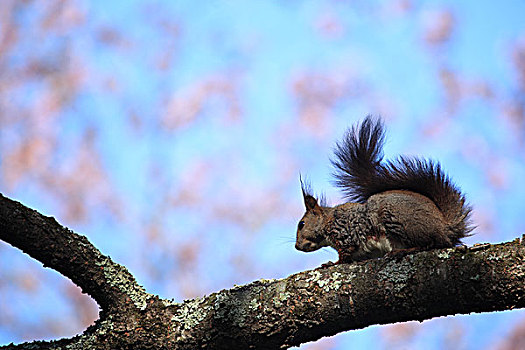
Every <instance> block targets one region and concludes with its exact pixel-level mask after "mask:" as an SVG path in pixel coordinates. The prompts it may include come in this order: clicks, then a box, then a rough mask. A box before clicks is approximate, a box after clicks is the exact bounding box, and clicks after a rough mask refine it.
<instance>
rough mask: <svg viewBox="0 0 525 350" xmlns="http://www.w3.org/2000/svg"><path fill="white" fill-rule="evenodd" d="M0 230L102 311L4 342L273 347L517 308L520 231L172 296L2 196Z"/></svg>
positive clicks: (521, 301) (523, 297)
mask: <svg viewBox="0 0 525 350" xmlns="http://www.w3.org/2000/svg"><path fill="white" fill-rule="evenodd" d="M0 238H1V239H3V240H5V241H7V242H9V243H10V244H12V245H14V246H16V247H19V248H21V249H22V250H24V251H25V252H26V253H28V254H29V255H31V256H32V257H34V258H36V259H38V260H40V261H42V262H44V264H45V265H48V266H50V267H52V268H55V269H57V270H58V271H60V272H61V273H63V274H64V275H65V276H67V277H69V278H71V279H72V280H73V281H74V282H75V283H77V284H79V285H80V286H81V287H82V288H83V289H84V290H85V291H87V292H88V293H89V294H90V295H92V296H93V297H94V298H95V300H97V301H98V302H99V304H100V305H101V307H102V308H103V311H105V312H104V313H103V314H102V316H101V319H99V320H98V321H97V322H96V324H95V325H94V326H91V327H89V328H88V329H87V330H86V331H85V332H84V333H83V334H82V335H79V336H76V337H74V338H70V339H62V340H59V341H56V342H32V343H25V344H21V345H18V346H14V345H11V346H7V347H5V348H7V349H15V348H16V349H19V348H20V349H22V348H28V347H30V346H32V348H33V349H34V348H60V347H63V346H65V345H75V346H78V347H81V348H90V349H93V348H95V349H110V348H130V349H131V348H157V349H168V348H177V349H195V348H213V349H229V348H233V347H235V348H252V349H275V348H286V347H289V346H292V345H299V344H301V343H304V342H308V341H313V340H316V339H319V338H321V337H323V336H329V335H334V334H337V333H339V332H342V331H346V330H351V329H359V328H363V327H366V326H369V325H374V324H384V323H392V322H401V321H408V320H420V321H421V320H425V319H429V318H432V317H436V316H445V315H454V314H458V313H470V312H489V311H498V310H506V309H514V308H522V307H524V306H525V293H524V290H525V287H524V285H525V283H524V282H525V266H524V257H525V244H524V242H523V240H522V241H520V240H519V239H517V240H515V241H513V242H508V243H503V244H498V245H493V246H492V245H487V246H486V247H482V249H479V248H478V249H465V248H455V249H442V250H434V251H428V252H421V253H417V254H414V255H407V256H404V257H398V258H383V259H376V260H369V261H365V262H360V263H354V264H343V265H336V266H332V267H328V268H319V269H315V270H312V271H305V272H301V273H298V274H295V275H291V276H289V277H287V278H285V279H280V280H260V281H256V282H253V283H250V284H248V285H244V286H239V287H235V288H232V289H230V290H223V291H220V292H217V293H213V294H211V295H209V296H207V297H204V298H197V299H193V300H188V301H185V302H183V303H175V302H171V301H168V300H162V299H160V298H158V297H157V296H153V295H149V294H146V293H145V292H144V291H143V290H142V288H141V287H140V286H138V285H137V284H136V282H135V280H134V279H133V277H132V276H131V275H130V274H129V272H128V271H127V270H126V269H125V268H123V267H121V266H120V265H117V264H115V263H113V262H111V260H110V259H109V258H108V257H105V256H103V255H102V254H100V253H99V252H98V251H97V250H96V248H94V247H93V246H92V245H91V244H90V243H89V242H88V241H87V239H86V238H85V237H82V236H79V235H77V234H74V233H73V232H71V231H69V230H67V229H65V228H63V227H61V226H60V225H59V224H58V223H57V222H56V221H55V220H54V219H52V218H47V217H45V216H42V215H41V214H38V213H37V212H35V211H33V210H31V209H28V208H26V207H24V206H23V205H21V204H20V203H17V202H13V201H11V200H9V199H7V198H5V197H3V196H0ZM71 251H73V252H75V258H73V257H72V256H71V255H68V254H66V253H67V252H71ZM76 254H78V256H77V255H76ZM66 265H71V266H66ZM101 266H102V267H103V269H100V267H101ZM106 268H109V269H110V270H112V271H118V273H109V274H108V273H106V272H105V271H104V270H106ZM120 278H122V279H120ZM90 279H92V280H93V281H90ZM121 281H124V282H121ZM128 298H129V299H128ZM99 300H100V301H99ZM129 301H132V302H129Z"/></svg>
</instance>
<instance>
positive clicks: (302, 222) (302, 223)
mask: <svg viewBox="0 0 525 350" xmlns="http://www.w3.org/2000/svg"><path fill="white" fill-rule="evenodd" d="M303 227H304V221H302V220H301V221H299V225H297V228H299V230H300V229H302V228H303Z"/></svg>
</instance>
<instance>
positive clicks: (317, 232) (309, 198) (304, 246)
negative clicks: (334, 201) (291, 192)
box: [295, 181, 328, 252]
mask: <svg viewBox="0 0 525 350" xmlns="http://www.w3.org/2000/svg"><path fill="white" fill-rule="evenodd" d="M301 189H302V191H303V199H304V205H305V207H306V213H305V214H304V215H303V217H302V218H301V220H300V221H299V224H298V225H297V239H296V241H295V248H296V249H297V250H301V251H303V252H312V251H314V250H317V249H319V248H322V247H326V246H328V242H327V241H326V236H325V232H324V231H325V225H326V219H327V208H325V207H323V206H321V205H319V203H318V202H317V199H316V198H315V197H314V196H313V195H311V194H310V191H309V186H308V185H305V184H304V183H303V182H302V181H301ZM321 204H323V201H322V200H321Z"/></svg>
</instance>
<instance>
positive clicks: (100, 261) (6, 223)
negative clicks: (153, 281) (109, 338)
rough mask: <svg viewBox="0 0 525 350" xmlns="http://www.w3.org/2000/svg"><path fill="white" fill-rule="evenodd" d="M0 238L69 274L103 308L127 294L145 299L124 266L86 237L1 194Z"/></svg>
mask: <svg viewBox="0 0 525 350" xmlns="http://www.w3.org/2000/svg"><path fill="white" fill-rule="evenodd" d="M0 239H2V240H3V241H5V242H7V243H9V244H11V245H13V246H14V247H17V248H19V249H21V250H22V251H23V252H25V253H27V254H28V255H29V256H31V257H32V258H34V259H36V260H38V261H40V262H42V263H43V264H44V267H50V268H52V269H54V270H56V271H58V272H60V273H61V274H63V275H64V276H66V277H68V278H70V279H71V280H72V281H73V282H74V283H75V284H76V285H78V286H79V287H80V288H82V291H83V292H84V293H87V294H89V295H90V296H91V297H93V299H95V301H96V302H97V303H98V304H99V305H100V306H101V307H102V309H103V310H109V309H111V308H114V307H117V308H118V307H122V305H123V304H125V302H126V300H127V299H130V298H131V299H132V300H133V302H135V303H138V304H143V303H144V302H145V299H146V297H147V294H146V292H145V291H144V289H143V288H142V287H141V286H139V285H138V284H137V282H136V281H135V278H134V277H133V276H132V275H131V274H130V273H129V272H128V270H127V269H126V268H125V267H123V266H121V265H118V264H116V263H114V262H113V261H112V260H111V259H110V258H109V257H107V256H105V255H103V254H101V253H100V251H99V250H98V249H97V248H95V247H94V246H93V245H92V244H91V243H90V242H89V241H88V240H87V238H86V237H84V236H81V235H78V234H76V233H74V232H72V231H71V230H69V229H67V228H65V227H63V226H61V225H60V224H59V223H58V222H56V220H55V219H54V218H53V217H47V216H44V215H42V214H40V213H38V212H36V211H35V210H32V209H29V208H27V207H25V206H23V205H22V204H20V203H18V202H15V201H13V200H10V199H9V198H6V197H4V196H3V195H2V194H0Z"/></svg>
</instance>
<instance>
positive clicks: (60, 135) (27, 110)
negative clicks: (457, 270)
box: [0, 0, 525, 349]
mask: <svg viewBox="0 0 525 350" xmlns="http://www.w3.org/2000/svg"><path fill="white" fill-rule="evenodd" d="M524 12H525V5H524V4H522V3H521V2H517V1H516V2H506V3H494V4H492V3H489V2H485V3H479V2H465V3H463V2H453V1H449V2H444V3H435V2H432V3H421V2H412V1H407V0H398V1H385V2H382V1H370V2H369V1H352V2H341V1H305V2H303V1H285V2H279V1H265V2H252V1H248V2H247V1H228V2H222V1H206V2H194V1H176V2H167V1H166V2H160V1H110V2H90V1H60V0H47V1H31V0H24V1H18V0H2V1H1V2H0V191H2V192H3V193H4V194H6V195H8V196H10V197H12V198H15V199H18V200H21V201H22V202H23V203H24V204H26V205H28V206H30V207H33V208H35V209H37V210H39V211H40V212H43V213H44V214H46V215H53V216H55V217H56V218H57V219H58V221H59V222H61V223H62V224H65V225H67V226H68V227H70V228H72V229H74V230H75V231H77V232H79V233H82V234H85V235H87V236H88V238H89V239H90V241H92V242H93V243H94V244H95V245H96V246H97V247H98V248H99V249H100V250H101V251H102V252H103V253H105V254H109V255H111V256H112V257H113V258H114V259H115V260H116V261H118V262H119V263H121V264H124V265H126V266H127V267H128V268H129V269H130V270H131V272H132V273H133V274H134V275H135V276H136V277H137V278H138V279H139V282H140V283H141V284H143V285H145V287H146V288H147V289H148V291H149V292H152V293H157V294H160V295H161V296H163V297H173V298H175V299H176V300H182V299H183V298H192V297H196V296H199V295H203V294H206V293H210V292H212V291H215V290H218V289H222V288H228V287H231V286H232V285H233V284H242V283H246V282H249V281H251V280H254V279H257V278H279V277H284V276H287V275H289V274H290V273H293V272H296V271H299V270H304V269H307V268H312V267H315V266H317V265H319V264H320V263H321V262H323V261H326V260H329V259H334V258H335V254H334V253H333V252H330V251H329V250H325V251H321V252H317V253H311V254H303V253H299V252H296V251H295V250H294V248H293V241H294V234H295V225H296V220H297V219H298V218H299V217H300V216H301V214H302V203H301V197H300V190H299V184H298V176H299V173H303V174H308V176H309V178H310V179H311V180H312V182H313V184H314V188H315V189H316V190H317V191H326V192H327V196H328V198H330V199H331V201H332V203H333V204H335V203H337V202H339V198H340V197H339V194H338V192H337V191H336V190H334V189H333V187H332V186H331V185H330V183H329V174H330V171H331V170H330V168H329V160H328V159H329V156H330V153H331V147H332V145H333V144H334V142H335V141H336V140H337V139H338V138H339V137H341V135H342V134H343V132H344V130H345V128H346V127H348V126H349V125H351V124H352V123H354V122H355V121H357V120H358V119H360V118H362V117H363V116H364V115H365V114H368V113H371V114H381V115H382V116H383V117H384V118H385V120H386V122H387V125H388V129H389V131H388V133H389V136H388V142H387V149H386V155H387V156H393V155H395V154H398V153H408V154H417V155H423V156H428V157H432V158H434V159H439V160H440V161H441V162H442V163H443V166H444V168H445V169H446V170H447V171H448V173H449V174H451V176H452V177H453V179H454V180H455V181H456V182H457V183H458V184H459V185H460V187H461V188H462V189H463V190H464V191H465V192H466V194H467V197H468V198H469V200H470V202H471V203H472V204H473V206H474V208H475V212H474V219H475V223H476V224H477V225H478V229H477V235H476V236H474V237H472V238H471V239H470V240H469V241H468V243H474V242H476V241H489V242H499V241H503V240H508V239H512V238H514V237H517V236H518V235H520V234H521V233H522V232H523V231H524V230H525V223H524V220H523V217H522V216H523V212H525V204H524V203H523V200H521V199H522V198H524V197H525V189H524V187H523V186H522V184H521V183H522V179H523V178H524V177H525V162H524V156H523V155H524V154H525V152H524V147H525V143H524V141H525V140H524V135H525V108H524V106H525V23H524V22H523V13H524ZM0 310H1V312H0V343H8V342H11V341H14V342H20V341H24V340H31V339H53V338H58V337H64V336H72V335H74V334H76V333H78V332H81V331H82V330H83V329H85V328H86V327H87V326H88V325H89V324H91V323H92V322H93V321H94V320H95V319H96V318H97V306H96V305H95V304H94V302H92V301H91V299H90V298H89V297H87V296H85V295H82V294H81V291H80V290H79V289H78V288H77V287H75V286H73V285H72V284H71V282H70V281H68V280H66V279H64V278H63V277H61V276H60V275H59V274H57V273H55V272H53V271H49V270H48V269H44V268H42V266H41V264H39V263H37V262H35V261H33V260H31V259H29V258H28V257H27V256H25V255H24V254H23V253H21V252H20V251H18V250H16V249H14V248H12V247H10V246H8V245H7V244H5V243H0ZM524 320H525V319H524V314H523V312H522V311H514V312H505V313H498V314H488V315H473V316H461V317H454V318H451V317H449V318H442V319H437V320H432V321H428V322H424V323H422V324H419V323H404V324H399V325H393V326H386V327H372V328H369V329H366V330H363V331H356V332H349V333H347V334H345V335H339V336H336V337H332V338H330V339H327V340H322V341H319V342H317V343H315V344H311V345H307V346H305V348H309V349H336V348H337V349H339V348H340V349H344V348H347V347H348V346H349V344H351V345H352V347H356V348H360V347H363V348H365V347H366V348H382V347H385V348H392V347H394V348H396V347H397V348H406V347H407V346H408V347H419V348H425V349H428V348H436V349H437V348H449V347H454V348H484V347H485V348H494V347H499V348H502V349H513V348H520V346H519V344H522V343H523V338H524V334H525V332H524V328H523V324H524V323H525V321H524Z"/></svg>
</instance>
